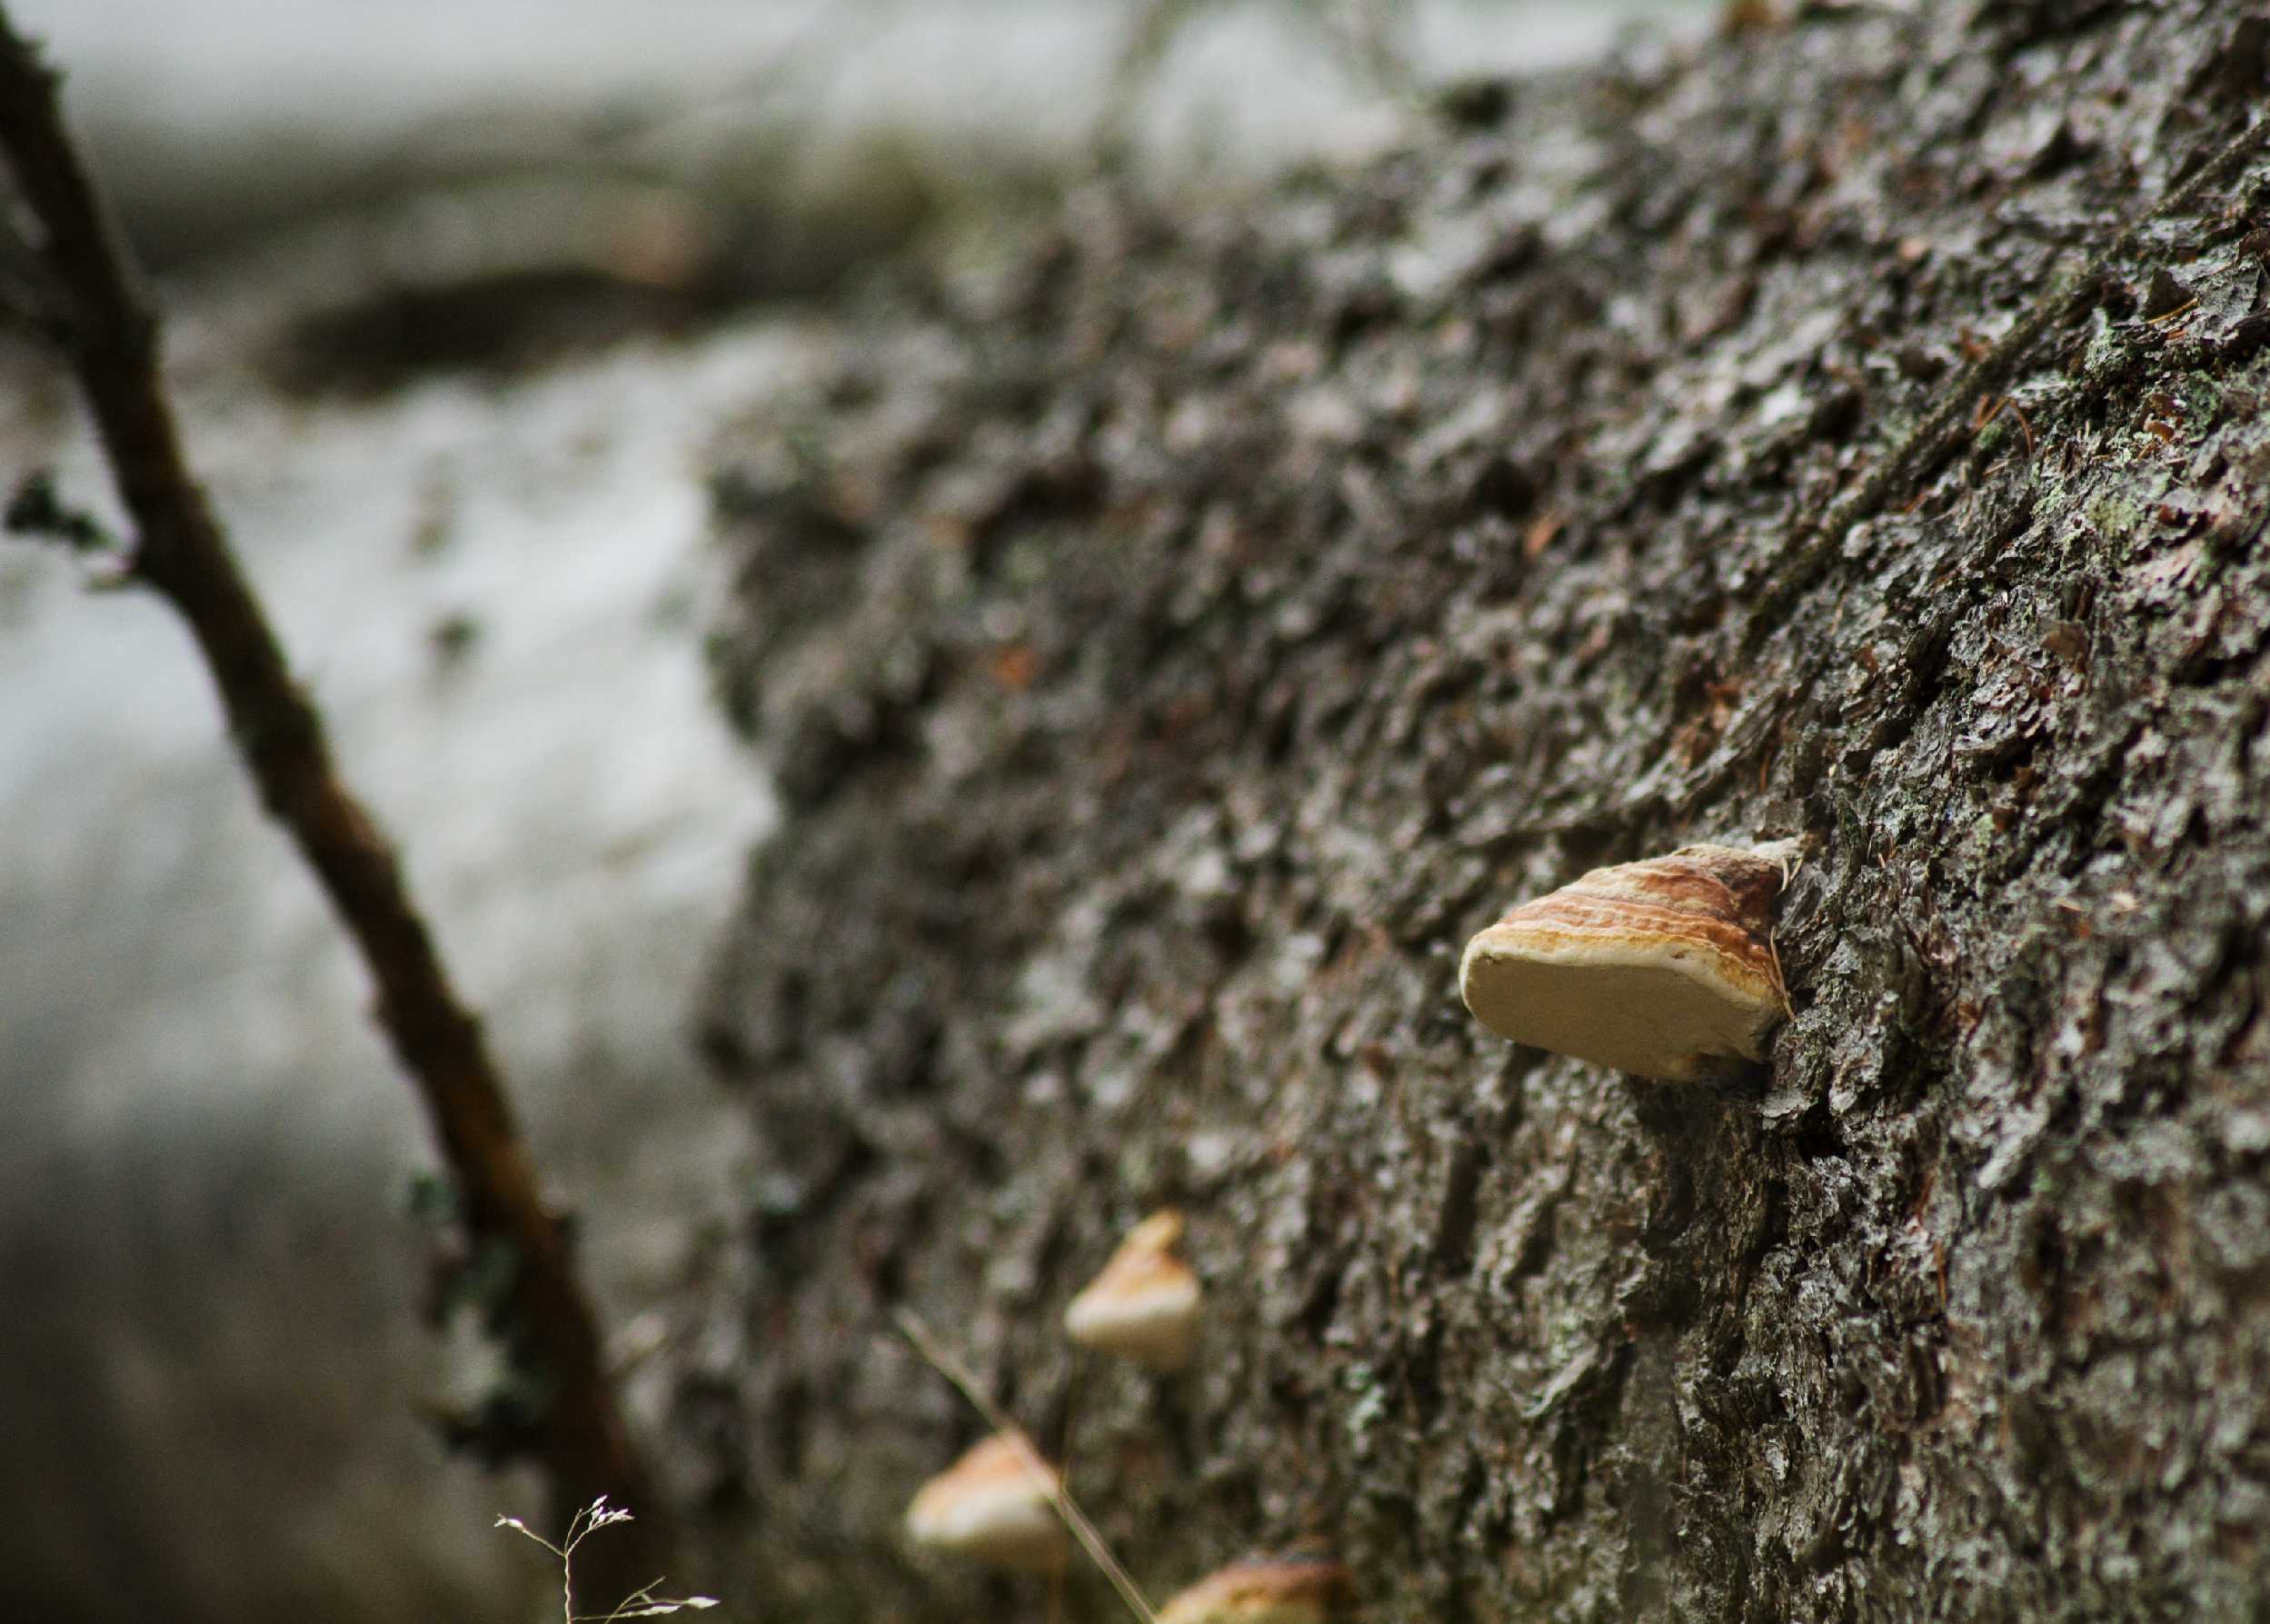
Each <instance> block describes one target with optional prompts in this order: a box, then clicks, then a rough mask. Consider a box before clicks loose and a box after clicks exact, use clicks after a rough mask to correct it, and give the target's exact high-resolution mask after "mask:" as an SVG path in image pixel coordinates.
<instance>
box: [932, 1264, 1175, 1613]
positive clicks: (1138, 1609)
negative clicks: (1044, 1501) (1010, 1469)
mask: <svg viewBox="0 0 2270 1624" xmlns="http://www.w3.org/2000/svg"><path fill="white" fill-rule="evenodd" d="M895 1318H896V1319H897V1320H898V1322H899V1329H900V1330H901V1331H902V1332H904V1333H905V1336H906V1340H908V1341H910V1342H911V1343H913V1344H914V1350H915V1351H916V1352H917V1353H919V1354H921V1356H922V1357H923V1358H924V1359H926V1360H929V1361H930V1362H931V1366H932V1368H934V1369H935V1370H937V1371H938V1373H939V1374H940V1375H941V1376H943V1377H944V1378H945V1379H946V1380H949V1381H951V1382H952V1383H953V1384H954V1387H955V1389H956V1390H959V1391H960V1393H961V1396H962V1397H963V1398H965V1399H967V1400H970V1402H971V1405H972V1406H973V1407H974V1408H975V1409H976V1410H977V1412H978V1413H979V1414H980V1415H981V1416H983V1417H984V1418H985V1422H986V1425H988V1426H989V1427H991V1428H992V1429H993V1430H994V1431H996V1432H998V1433H1000V1434H1001V1436H1002V1437H1003V1438H1006V1439H1008V1440H1010V1442H1011V1443H1013V1444H1015V1445H1016V1446H1017V1448H1018V1450H1020V1451H1021V1453H1022V1454H1023V1456H1024V1458H1025V1464H1026V1466H1028V1467H1029V1468H1030V1469H1031V1470H1033V1471H1034V1472H1036V1473H1038V1474H1039V1475H1040V1480H1041V1481H1043V1482H1045V1483H1047V1484H1048V1485H1049V1503H1050V1505H1052V1506H1054V1507H1055V1508H1056V1514H1057V1515H1058V1516H1059V1517H1060V1518H1062V1519H1064V1526H1065V1527H1066V1528H1068V1529H1071V1531H1072V1538H1073V1539H1077V1540H1079V1541H1080V1549H1082V1550H1084V1551H1086V1552H1087V1553H1088V1559H1089V1560H1090V1561H1091V1562H1093V1563H1094V1564H1095V1565H1096V1566H1097V1567H1098V1568H1100V1569H1102V1571H1103V1577H1104V1578H1106V1579H1110V1581H1111V1588H1112V1589H1115V1590H1117V1591H1118V1592H1119V1593H1120V1600H1121V1601H1124V1602H1126V1603H1127V1608H1128V1610H1129V1611H1130V1612H1131V1613H1133V1614H1134V1615H1135V1616H1136V1617H1137V1618H1138V1619H1141V1620H1142V1621H1143V1624H1159V1615H1158V1614H1157V1613H1155V1612H1153V1611H1151V1609H1150V1602H1148V1601H1145V1600H1144V1599H1143V1593H1142V1592H1141V1591H1140V1590H1139V1589H1136V1588H1135V1581H1134V1580H1133V1579H1130V1578H1129V1577H1128V1576H1127V1569H1124V1568H1122V1567H1120V1560H1119V1559H1118V1558H1117V1557H1115V1556H1113V1555H1112V1554H1111V1548H1110V1546H1108V1545H1106V1544H1104V1542H1103V1536H1102V1535H1101V1534H1099V1533H1098V1532H1096V1525H1095V1524H1094V1523H1092V1522H1090V1521H1089V1520H1088V1514H1087V1513H1086V1512H1084V1511H1082V1510H1081V1509H1080V1507H1079V1506H1078V1505H1077V1504H1076V1503H1075V1502H1074V1501H1073V1499H1072V1497H1071V1495H1070V1493H1069V1492H1067V1491H1066V1489H1065V1488H1064V1481H1063V1479H1062V1478H1060V1476H1059V1475H1058V1474H1057V1473H1055V1472H1053V1471H1050V1470H1049V1463H1048V1462H1047V1461H1046V1460H1042V1459H1041V1458H1040V1450H1036V1449H1034V1448H1033V1447H1032V1440H1031V1439H1030V1438H1029V1437H1027V1436H1026V1435H1025V1430H1024V1429H1023V1428H1022V1427H1020V1426H1019V1425H1018V1424H1017V1423H1016V1422H1015V1421H1013V1420H1011V1419H1010V1416H1009V1412H1008V1411H1007V1410H1003V1409H1002V1408H1001V1406H1000V1405H998V1404H996V1403H994V1402H993V1400H992V1396H991V1394H989V1393H988V1392H987V1391H986V1390H985V1389H984V1388H983V1387H981V1386H980V1385H979V1383H978V1379H977V1378H976V1377H975V1376H973V1375H972V1374H971V1372H970V1367H969V1366H967V1365H965V1364H963V1363H962V1362H961V1360H959V1359H957V1358H955V1357H954V1356H953V1354H952V1353H951V1352H950V1351H949V1350H947V1349H946V1347H945V1346H944V1344H942V1343H941V1342H940V1341H939V1340H938V1339H937V1338H936V1337H935V1336H932V1335H931V1329H930V1327H929V1326H927V1325H925V1324H923V1323H922V1320H921V1316H919V1315H917V1314H916V1313H915V1312H914V1310H911V1309H901V1310H899V1311H898V1313H897V1315H896V1316H895Z"/></svg>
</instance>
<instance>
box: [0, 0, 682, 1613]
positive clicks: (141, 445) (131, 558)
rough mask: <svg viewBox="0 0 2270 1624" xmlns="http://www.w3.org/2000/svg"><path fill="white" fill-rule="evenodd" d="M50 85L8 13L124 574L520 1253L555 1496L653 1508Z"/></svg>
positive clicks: (642, 1566) (508, 1133) (504, 1126)
mask: <svg viewBox="0 0 2270 1624" xmlns="http://www.w3.org/2000/svg"><path fill="white" fill-rule="evenodd" d="M57 84H58V75H55V73H54V72H53V71H51V70H50V69H48V68H47V67H46V66H45V65H44V64H43V63H42V62H41V60H40V58H39V55H38V53H37V51H36V50H35V47H34V46H33V45H31V44H30V43H29V42H27V41H26V40H25V38H24V36H23V35H20V34H19V33H18V32H17V31H16V28H15V24H14V22H13V21H12V20H11V19H10V18H9V17H8V15H7V14H6V12H5V8H0V152H5V156H6V160H7V163H8V165H9V167H10V168H11V169H12V170H13V171H14V173H15V180H16V184H17V186H18V187H19V188H20V191H21V193H22V197H23V201H24V203H25V205H26V207H27V209H28V213H29V215H30V217H31V219H32V221H33V222H35V224H36V226H37V231H38V238H37V241H36V242H35V244H34V246H35V249H36V250H37V252H38V254H39V257H40V258H41V260H42V261H44V263H45V268H46V270H47V272H48V273H49V274H50V275H51V279H52V283H53V285H54V287H55V289H56V290H57V291H58V293H59V294H60V295H61V297H62V298H63V300H64V304H63V306H62V308H61V309H60V310H58V311H57V312H56V318H57V321H56V328H55V333H56V337H57V340H58V342H59V343H60V344H61V346H62V348H63V350H64V352H65V354H66V356H67V358H68V359H69V362H70V364H71V366H72V368H73V370H74V372H75V374H77V377H78V382H79V385H80V387H81V389H82V390H83V391H84V393H85V396H86V402H87V406H88V410H89V412H90V413H91V415H92V416H93V419H94V424H95V433H96V434H97V436H98V437H99V439H100V441H101V443H102V447H103V452H104V454H105V458H106V459H107V461H108V463H109V464H110V469H111V473H112V477H113V478H114V481H115V482H116V484H117V488H118V494H119V498H120V500H121V502H122V503H123V504H124V508H125V510H126V512H127V513H128V514H129V515H131V517H132V520H133V532H134V533H133V537H132V544H131V548H130V550H129V552H128V554H127V565H128V569H129V572H130V574H131V577H132V579H133V580H134V581H135V582H137V583H140V584H143V585H145V586H148V587H149V588H151V589H152V590H153V591H154V592H156V593H159V594H160V595H161V596H163V597H164V598H165V599H166V600H167V602H169V603H172V605H173V606H174V609H176V610H177V611H178V612H179V613H180V614H181V616H182V618H183V620H184V621H185V622H186V623H188V626H189V629H190V631H191V633H193V634H194V637H195V639H196V642H197V646H198V649H199V651H200V652H201V653H202V654H203V655H204V661H205V663H206V665H207V667H208V668H209V669H210V671H211V673H212V675H213V681H214V686H215V688H216V689H217V690H218V691H219V694H220V699H221V703H222V708H223V709H224V712H226V713H227V717H228V723H229V731H230V733H231V735H232V737H233V738H234V741H235V744H236V749H237V752H238V754H239V755H241V756H242V757H243V759H244V766H245V768H246V770H247V771H248V772H250V773H251V775H252V778H253V782H254V784H255V786H256V787H257V789H258V791H259V794H260V799H261V802H262V804H263V805H264V806H265V808H266V809H267V811H268V813H269V815H270V816H272V817H273V818H274V819H275V820H276V821H277V822H279V823H281V824H283V825H284V829H285V830H286V831H287V832H289V833H290V834H291V836H292V838H293V840H294V842H297V844H298V846H299V848H300V851H301V853H302V855H303V856H304V857H305V858H306V860H307V862H308V864H309V866H310V867H312V868H313V869H314V871H315V873H316V876H317V878H318V879H319V880H320V881H321V882H322V883H323V887H324V892H325V893H326V894H327V895H328V896H329V897H330V899H331V902H332V905H333V907H334V909H335V910H336V911H337V912H338V915H339V919H340V921H341V922H342V923H343V925H344V926H345V927H346V929H347V932H348V933H349V934H350V935H352V936H353V939H354V942H355V944H356V946H357V947H358V948H359V949H360V950H361V951H362V954H363V961H364V962H365V963H366V964H367V965H368V966H369V969H370V972H371V976H372V979H373V981H375V982H376V984H377V990H378V995H377V1006H376V1013H377V1018H378V1021H379V1024H380V1025H381V1026H382V1027H383V1028H384V1029H385V1031H386V1035H387V1037H388V1039H389V1041H391V1042H392V1044H393V1050H394V1053H395V1055H396V1057H397V1058H398V1059H399V1060H400V1061H401V1062H402V1065H403V1070H404V1071H407V1072H409V1074H410V1077H411V1080H412V1081H413V1083H414V1085H415V1087H416V1091H417V1093H418V1097H419V1100H420V1101H421V1103H422V1104H423V1107H424V1110H425V1114H426V1118H427V1121H428V1124H429V1126H430V1127H431V1129H432V1131H433V1137H434V1139H435V1140H436V1141H438V1143H439V1145H440V1147H441V1151H442V1154H443V1157H444V1158H445V1159H446V1161H447V1162H448V1165H449V1167H450V1169H451V1170H452V1172H453V1176H454V1178H455V1179H456V1181H457V1182H458V1185H459V1187H460V1189H461V1191H462V1192H463V1201H464V1216H465V1221H466V1224H467V1227H468V1228H469V1230H471V1232H472V1235H473V1239H474V1240H475V1242H476V1243H478V1242H480V1241H484V1240H495V1241H501V1242H503V1244H505V1245H507V1246H509V1248H510V1250H511V1252H512V1255H513V1258H514V1260H515V1261H516V1263H517V1268H516V1270H515V1273H514V1277H513V1282H512V1287H511V1303H512V1306H513V1309H514V1310H516V1319H517V1322H518V1326H519V1328H520V1329H521V1330H523V1335H524V1338H525V1340H524V1342H523V1344H522V1350H523V1351H524V1352H528V1353H533V1355H534V1357H535V1358H536V1359H537V1360H540V1361H541V1363H542V1365H543V1369H544V1373H545V1375H546V1376H547V1377H548V1378H549V1379H550V1381H551V1383H552V1384H553V1394H552V1399H551V1403H550V1405H549V1407H548V1409H547V1410H546V1412H545V1414H544V1415H543V1418H542V1420H541V1421H540V1422H539V1423H538V1425H537V1427H536V1429H535V1437H534V1440H533V1441H534V1443H535V1444H536V1446H537V1449H538V1452H539V1454H540V1456H541V1458H542V1459H543V1461H544V1463H545V1464H546V1466H547V1467H548V1468H549V1469H550V1472H551V1478H552V1487H553V1492H554V1494H555V1495H556V1496H557V1497H558V1499H559V1503H560V1504H561V1505H563V1506H577V1505H583V1504H587V1503H589V1502H591V1501H592V1500H594V1499H597V1498H599V1497H600V1496H602V1495H605V1494H613V1495H616V1496H619V1497H621V1498H624V1499H631V1500H632V1501H634V1502H636V1503H640V1504H645V1505H659V1504H660V1503H661V1496H660V1495H659V1494H658V1493H656V1492H655V1491H654V1489H653V1488H652V1480H651V1479H650V1478H649V1476H648V1474H647V1471H646V1470H645V1468H644V1467H643V1466H642V1464H641V1462H640V1460H639V1459H638V1457H637V1455H636V1454H635V1452H634V1451H633V1449H632V1443H631V1438H630V1433H629V1430H628V1429H627V1428H626V1427H625V1426H624V1424H623V1420H622V1413H621V1411H620V1410H619V1409H618V1408H617V1405H616V1402H615V1396H614V1392H613V1390H612V1387H611V1385H610V1383H609V1380H608V1377H607V1370H606V1367H605V1362H604V1358H603V1354H602V1343H601V1339H600V1333H599V1327H598V1321H597V1320H596V1318H595V1317H594V1315H593V1314H592V1309H591V1307H590V1304H589V1302H588V1300H586V1299H585V1297H584V1295H583V1291H582V1286H581V1284H580V1283H579V1282H578V1280H576V1277H575V1270H574V1266H573V1261H572V1258H571V1256H570V1253H569V1248H568V1244H567V1240H566V1238H565V1237H564V1235H563V1233H562V1230H561V1227H560V1224H559V1222H558V1220H556V1219H555V1217H554V1215H553V1213H552V1212H551V1211H549V1210H548V1209H547V1208H546V1207H545V1205H544V1201H543V1195H542V1192H541V1191H540V1189H539V1187H538V1184H537V1179H536V1172H535V1167H534V1163H533V1160H532V1159H531V1157H530V1154H529V1151H528V1147H527V1145H526V1142H525V1141H523V1138H522V1137H521V1131H520V1128H519V1125H518V1123H517V1122H516V1121H514V1119H513V1111H512V1109H511V1106H510V1104H509V1103H508V1101H507V1100H506V1098H505V1093H504V1088H503V1082H502V1081H501V1079H500V1076H499V1073H498V1071H497V1068H496V1065H495V1063H494V1061H493V1059H492V1058H491V1055H490V1052H489V1049H488V1046H487V1044H486V1042H485V1041H484V1040H483V1036H482V1031H481V1023H480V1021H478V1019H477V1018H476V1017H475V1016H474V1015H473V1013H472V1011H469V1010H468V1009H467V1008H466V1007H465V1005H464V1004H463V1001H461V1000H460V999H459V997H458V995H457V993H456V991H455V990H454V988H453V985H452V984H451V981H450V978H449V975H448V972H447V971H446V970H445V969H444V968H443V963H442V960H441V956H440V953H439V952H438V951H437V950H436V949H435V947H434V944H433V937H432V935H431V933H430V932H428V931H427V929H426V925H425V922H424V920H423V917H422V916H421V915H420V914H419V912H418V911H417V909H416V908H415V907H414V906H413V903H412V902H411V899H410V895H409V892H408V890H407V888H406V886H405V885H404V883H403V875H402V871H401V866H400V864H399V862H398V861H397V859H396V857H395V854H394V850H393V846H392V845H390V844H389V843H388V842H387V840H386V838H385V837H384V835H383V834H382V833H381V832H380V830H379V828H378V825H377V824H376V823H375V822H373V820H372V818H371V816H370V814H369V813H368V812H365V811H364V809H363V805H362V803H361V802H359V801H358V800H356V799H355V797H354V796H353V794H352V793H351V792H349V791H348V789H347V788H346V786H345V784H344V783H343V782H341V780H340V777H339V774H338V772H337V770H336V767H335V766H334V762H333V759H332V754H331V747H330V744H329V742H328V740H327V738H326V736H325V732H324V722H323V718H322V716H321V714H320V713H319V712H317V711H316V709H315V707H314V703H313V702H311V701H310V700H309V698H308V696H307V694H306V693H305V692H304V691H303V690H302V689H301V688H300V686H299V685H298V683H297V682H294V680H293V677H292V673H291V668H290V666H289V664H288V663H287V662H286V660H285V658H284V650H283V647H282V645H281V644H280V643H278V641H277V638H276V634H275V633H274V630H273V629H272V627H271V626H270V624H269V622H268V618H267V614H266V612H265V611H264V609H263V608H262V606H261V603H260V602H259V600H258V599H257V598H256V597H255V596H254V593H253V590H252V587H251V585H250V584H249V583H248V582H247V581H246V580H245V578H244V573H243V572H242V571H241V570H240V569H239V567H238V565H237V562H236V560H235V558H234V555H233V554H232V553H231V552H230V549H229V545H228V541H227V538H226V536H225V534H224V533H223V531H222V528H221V526H220V523H218V521H217V520H216V519H215V518H214V513H213V510H212V508H211V506H210V504H209V503H207V501H206V499H205V495H204V492H203V490H201V489H200V488H199V487H198V485H197V483H196V482H195V480H194V478H193V477H192V476H191V474H190V472H189V468H188V464H187V462H186V459H185V458H184V454H183V451H182V443H181V434H180V431H179V428H178V426H177V425H176V423H175V422H174V413H173V411H172V408H171V406H170V405H169V404H168V402H167V400H166V397H165V394H164V388H163V386H162V384H161V382H160V374H159V349H158V318H157V314H156V310H155V307H154V304H152V302H151V300H150V298H149V296H148V294H147V293H146V291H145V289H144V284H143V279H142V277H141V275H140V274H139V273H138V271H137V270H136V269H135V267H134V262H133V260H132V258H131V256H130V255H129V254H127V252H126V250H125V249H124V245H123V244H122V243H121V242H120V240H119V238H118V236H117V234H116V233H115V231H114V228H113V226H112V224H111V223H110V220H109V218H108V215H107V214H106V213H105V209H104V208H103V205H102V204H101V203H100V201H99V198H98V194H97V192H96V189H95V184H94V182H93V180H92V178H91V177H90V175H89V174H88V172H87V170H86V168H85V164H83V163H82V162H81V160H80V157H79V154H78V152H77V150H76V149H75V146H74V145H73V144H72V142H71V139H70V137H69V136H68V135H66V134H65V129H64V125H63V120H62V115H61V113H60V110H59V108H58V105H57V96H56V88H57ZM646 1526H648V1527H650V1528H651V1527H652V1526H653V1525H652V1524H649V1525H646ZM658 1535H659V1530H657V1536H658ZM625 1543H637V1544H641V1545H646V1544H649V1543H651V1544H652V1546H653V1547H654V1549H651V1550H641V1551H639V1552H637V1553H635V1556H636V1560H637V1565H638V1569H639V1571H641V1572H642V1573H643V1572H651V1571H652V1569H653V1567H654V1566H655V1565H656V1563H655V1562H654V1560H653V1558H654V1556H655V1555H657V1554H659V1548H660V1543H661V1541H660V1539H659V1537H655V1538H652V1539H651V1540H642V1541H626V1542H625Z"/></svg>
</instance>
